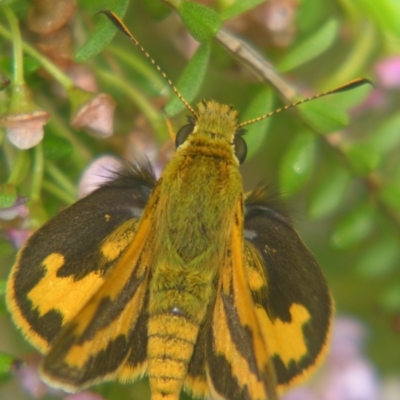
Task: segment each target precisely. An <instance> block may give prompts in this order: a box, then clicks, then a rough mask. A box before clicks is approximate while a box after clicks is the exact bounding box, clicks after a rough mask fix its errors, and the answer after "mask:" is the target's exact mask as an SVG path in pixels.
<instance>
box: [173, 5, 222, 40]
mask: <svg viewBox="0 0 400 400" xmlns="http://www.w3.org/2000/svg"><path fill="white" fill-rule="evenodd" d="M177 11H178V12H179V15H180V17H181V19H182V22H183V23H184V24H185V26H186V29H187V30H188V31H189V33H190V34H191V35H192V36H193V37H194V38H195V39H196V40H198V41H199V42H208V41H210V40H211V39H212V38H213V37H214V36H215V34H216V33H217V32H218V31H219V29H220V27H221V25H222V21H221V18H220V16H219V15H218V14H217V13H216V12H215V11H214V10H212V9H211V8H208V7H206V6H203V5H202V4H198V3H192V2H190V1H186V0H185V1H182V2H181V3H180V4H179V5H178V8H177Z"/></svg>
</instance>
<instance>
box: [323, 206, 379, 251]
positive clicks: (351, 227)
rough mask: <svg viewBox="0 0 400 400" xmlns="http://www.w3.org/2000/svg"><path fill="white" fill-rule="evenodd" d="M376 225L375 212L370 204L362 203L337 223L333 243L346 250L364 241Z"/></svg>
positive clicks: (332, 238)
mask: <svg viewBox="0 0 400 400" xmlns="http://www.w3.org/2000/svg"><path fill="white" fill-rule="evenodd" d="M374 226H375V219H374V212H373V209H372V208H371V206H370V205H369V204H362V205H360V206H358V207H356V208H355V209H353V210H351V211H350V212H349V213H347V214H346V215H344V216H343V217H342V218H341V219H340V220H339V222H338V223H337V224H336V226H335V228H334V230H333V232H332V235H331V244H332V246H333V247H335V248H336V249H338V250H345V249H349V248H352V247H355V246H357V245H359V244H360V243H362V242H363V241H364V240H365V239H366V238H367V237H368V236H369V235H370V234H371V233H372V230H373V228H374Z"/></svg>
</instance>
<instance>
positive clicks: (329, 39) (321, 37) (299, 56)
mask: <svg viewBox="0 0 400 400" xmlns="http://www.w3.org/2000/svg"><path fill="white" fill-rule="evenodd" d="M338 31H339V23H338V21H336V20H333V19H331V20H329V21H328V22H327V23H326V24H325V25H324V26H323V27H322V28H320V29H319V30H318V31H317V32H315V33H314V34H313V35H312V36H311V37H308V38H307V39H305V40H304V41H303V42H300V43H298V44H297V45H296V46H295V47H293V48H292V49H291V50H290V51H289V53H288V54H287V56H286V57H285V58H284V59H283V60H282V61H281V63H280V64H279V69H280V70H281V71H282V72H286V71H290V70H292V69H294V68H296V67H298V66H300V65H303V64H305V63H306V62H308V61H310V60H312V59H313V58H315V57H318V56H319V55H321V54H322V53H323V52H325V51H326V50H327V49H328V48H329V47H330V46H331V45H332V44H333V43H334V41H335V39H336V37H337V34H338Z"/></svg>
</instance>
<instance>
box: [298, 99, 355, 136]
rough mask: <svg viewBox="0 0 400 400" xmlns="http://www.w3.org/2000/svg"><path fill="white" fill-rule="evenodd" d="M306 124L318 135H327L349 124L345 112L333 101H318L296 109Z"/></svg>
mask: <svg viewBox="0 0 400 400" xmlns="http://www.w3.org/2000/svg"><path fill="white" fill-rule="evenodd" d="M298 111H299V112H300V114H301V115H302V117H303V118H304V119H305V120H306V122H307V123H308V124H309V125H310V126H311V127H312V128H313V129H314V130H315V131H316V132H318V133H321V134H327V133H331V132H335V131H338V130H339V129H342V128H344V127H345V126H346V125H347V124H348V123H349V117H348V115H347V112H346V111H345V110H344V109H343V108H341V107H340V105H339V104H338V103H336V101H335V100H334V99H318V100H315V101H310V102H309V103H307V104H304V105H301V106H299V107H298Z"/></svg>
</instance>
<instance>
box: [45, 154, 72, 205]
mask: <svg viewBox="0 0 400 400" xmlns="http://www.w3.org/2000/svg"><path fill="white" fill-rule="evenodd" d="M46 173H48V174H49V175H50V176H51V177H52V178H53V180H54V181H55V182H56V183H57V185H58V186H61V187H62V188H63V190H64V191H65V192H66V193H67V194H68V196H70V197H71V198H73V199H74V200H73V201H76V187H75V185H74V184H73V183H72V182H71V181H70V179H69V178H68V177H67V176H66V175H65V174H63V173H62V172H61V171H60V170H59V169H58V168H57V167H56V166H55V164H53V163H52V162H51V161H46Z"/></svg>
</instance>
